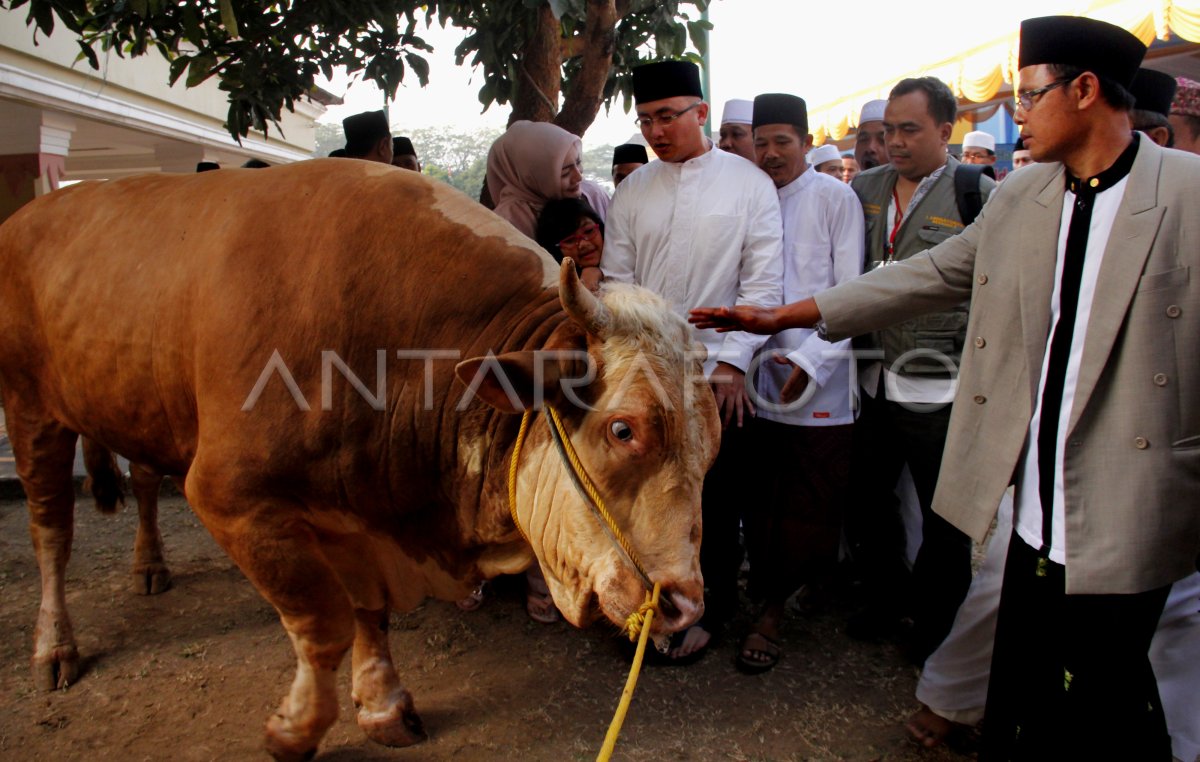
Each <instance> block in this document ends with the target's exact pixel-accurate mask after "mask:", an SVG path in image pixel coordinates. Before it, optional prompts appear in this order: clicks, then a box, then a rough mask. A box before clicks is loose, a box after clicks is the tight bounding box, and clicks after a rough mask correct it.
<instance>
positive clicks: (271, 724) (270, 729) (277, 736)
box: [266, 714, 317, 762]
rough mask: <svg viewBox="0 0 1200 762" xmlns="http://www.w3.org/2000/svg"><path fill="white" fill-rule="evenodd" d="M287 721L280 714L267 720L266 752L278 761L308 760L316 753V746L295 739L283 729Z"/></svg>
mask: <svg viewBox="0 0 1200 762" xmlns="http://www.w3.org/2000/svg"><path fill="white" fill-rule="evenodd" d="M286 725H287V721H286V720H285V719H284V718H283V716H282V715H278V714H276V715H274V716H273V717H271V719H270V720H268V721H267V738H266V747H267V753H268V754H270V755H271V757H272V758H273V759H277V760H279V762H308V760H310V759H312V758H313V757H314V756H315V755H316V753H317V747H316V746H309V745H308V743H307V742H304V741H302V740H301V739H297V738H296V737H295V734H293V733H290V732H288V731H287V730H286V729H285V726H286Z"/></svg>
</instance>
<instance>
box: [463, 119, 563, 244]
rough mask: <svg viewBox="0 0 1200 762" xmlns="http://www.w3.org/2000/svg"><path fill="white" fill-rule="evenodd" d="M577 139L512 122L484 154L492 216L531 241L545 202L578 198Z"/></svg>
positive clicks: (560, 130)
mask: <svg viewBox="0 0 1200 762" xmlns="http://www.w3.org/2000/svg"><path fill="white" fill-rule="evenodd" d="M581 153H582V143H581V142H580V140H579V138H578V137H576V136H575V135H572V134H571V133H569V132H567V131H566V130H564V129H563V128H561V127H558V126H556V125H553V124H550V123H549V122H526V121H519V122H513V123H512V125H511V126H510V127H509V128H508V131H507V132H505V133H504V134H503V135H501V136H500V137H499V138H497V139H496V142H495V143H492V148H491V150H490V151H488V162H487V187H488V191H489V192H490V193H491V196H492V200H493V201H494V202H495V204H496V206H495V212H496V214H498V215H500V216H501V217H503V218H504V219H506V220H508V221H509V222H511V223H512V224H513V226H514V227H516V229H517V230H520V231H521V232H522V233H524V234H525V235H527V236H529V237H530V238H533V237H534V234H535V232H536V226H537V218H538V214H539V213H540V212H541V211H542V207H543V206H545V205H546V203H547V202H548V201H553V200H555V199H560V198H578V197H579V185H580V183H581V182H582V180H583V174H582V172H581V171H580V166H581V164H580V162H581Z"/></svg>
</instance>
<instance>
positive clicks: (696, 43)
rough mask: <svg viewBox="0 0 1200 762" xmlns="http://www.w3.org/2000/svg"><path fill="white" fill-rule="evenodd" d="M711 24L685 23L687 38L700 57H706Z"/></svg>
mask: <svg viewBox="0 0 1200 762" xmlns="http://www.w3.org/2000/svg"><path fill="white" fill-rule="evenodd" d="M711 27H712V24H708V23H706V22H703V21H689V22H687V31H688V37H690V38H692V45H693V47H695V48H696V50H698V51H700V55H702V56H703V55H706V54H707V52H708V30H709V28H711Z"/></svg>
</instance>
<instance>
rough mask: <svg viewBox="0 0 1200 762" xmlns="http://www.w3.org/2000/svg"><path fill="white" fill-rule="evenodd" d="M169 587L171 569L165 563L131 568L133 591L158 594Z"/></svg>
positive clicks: (143, 593)
mask: <svg viewBox="0 0 1200 762" xmlns="http://www.w3.org/2000/svg"><path fill="white" fill-rule="evenodd" d="M170 589H171V570H170V569H168V568H167V567H166V565H165V564H149V565H147V566H145V567H144V568H141V569H134V570H133V592H135V593H137V594H138V595H158V594H159V593H165V592H167V591H168V590H170Z"/></svg>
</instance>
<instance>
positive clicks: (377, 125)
mask: <svg viewBox="0 0 1200 762" xmlns="http://www.w3.org/2000/svg"><path fill="white" fill-rule="evenodd" d="M342 131H343V132H345V133H346V153H347V154H348V155H350V156H363V155H364V154H366V153H367V152H368V151H370V150H371V146H373V145H374V144H375V143H376V142H377V141H379V140H380V138H384V137H390V136H391V129H390V128H389V127H388V121H387V117H386V116H384V114H383V112H382V111H364V112H362V113H361V114H355V115H354V116H348V117H346V118H345V119H343V120H342Z"/></svg>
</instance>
